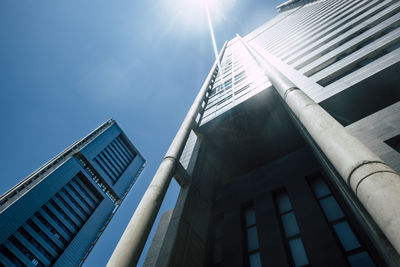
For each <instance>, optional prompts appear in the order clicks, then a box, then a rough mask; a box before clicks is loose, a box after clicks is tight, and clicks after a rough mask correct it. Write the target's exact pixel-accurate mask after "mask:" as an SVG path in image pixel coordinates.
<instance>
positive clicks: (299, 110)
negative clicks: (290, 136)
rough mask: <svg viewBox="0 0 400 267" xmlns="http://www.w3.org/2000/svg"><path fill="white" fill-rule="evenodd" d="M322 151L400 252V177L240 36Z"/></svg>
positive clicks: (263, 54)
mask: <svg viewBox="0 0 400 267" xmlns="http://www.w3.org/2000/svg"><path fill="white" fill-rule="evenodd" d="M238 38H239V39H240V40H241V42H242V44H243V45H244V46H245V47H246V49H247V50H248V52H249V54H250V55H251V56H252V57H253V58H254V59H255V60H256V61H257V63H258V65H259V66H260V67H261V68H262V69H263V70H264V72H265V74H266V75H267V77H268V78H269V80H270V81H271V83H272V84H273V86H274V87H275V89H276V90H277V92H278V93H279V94H280V96H281V97H282V99H283V100H284V101H285V102H286V104H287V105H288V107H289V108H290V109H291V111H292V112H293V114H294V115H295V116H296V117H297V118H298V120H299V121H300V122H301V124H302V125H303V126H304V128H305V129H306V130H307V132H308V133H309V135H310V136H311V137H312V138H313V139H314V141H315V143H316V144H317V145H318V146H319V147H320V149H321V151H322V152H323V153H324V154H325V156H326V157H327V158H328V159H329V161H330V162H331V164H332V165H333V166H334V167H335V168H336V170H337V171H338V173H339V174H340V175H341V177H342V178H343V179H344V180H345V181H346V183H347V184H348V186H350V187H351V189H352V190H353V192H354V193H355V194H356V196H357V197H358V199H359V200H360V202H361V203H362V204H363V205H364V207H365V208H366V210H367V211H368V212H369V213H370V215H371V217H372V218H373V219H374V220H375V222H376V223H377V224H378V225H379V227H380V228H381V230H382V232H384V233H385V235H386V237H387V238H388V239H389V240H390V242H391V243H392V245H393V247H394V248H395V249H396V250H397V253H400V176H399V175H398V174H397V173H396V172H395V171H394V170H393V169H391V168H390V167H389V166H387V165H386V163H385V162H383V161H382V160H381V159H380V158H379V157H378V156H377V155H375V154H374V153H373V152H372V151H371V150H370V149H369V148H367V147H366V146H365V145H364V144H362V143H361V142H360V141H359V140H358V139H357V138H355V137H354V136H352V135H350V134H349V133H348V132H347V131H346V129H345V128H344V127H343V126H342V125H341V124H340V123H338V122H337V121H336V120H335V119H334V118H333V117H332V116H330V115H329V113H328V112H326V111H325V110H324V109H323V108H322V107H321V106H320V105H318V104H317V103H316V102H315V101H314V100H312V99H311V98H310V97H309V96H308V95H307V94H306V93H304V92H303V91H302V90H301V89H299V88H298V87H297V86H296V85H295V84H294V83H292V82H291V81H289V80H288V79H287V78H286V77H285V76H284V75H283V74H282V73H281V72H280V71H279V70H277V69H276V68H275V67H274V66H273V65H272V64H271V62H270V61H269V60H268V55H266V54H265V52H262V51H261V49H256V48H255V47H251V46H250V45H249V44H247V43H246V42H245V41H244V40H243V39H242V38H240V37H239V36H238Z"/></svg>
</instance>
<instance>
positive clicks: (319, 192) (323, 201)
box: [309, 173, 375, 266]
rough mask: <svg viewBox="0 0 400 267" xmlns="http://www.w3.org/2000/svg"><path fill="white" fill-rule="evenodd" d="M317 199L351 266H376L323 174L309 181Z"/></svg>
mask: <svg viewBox="0 0 400 267" xmlns="http://www.w3.org/2000/svg"><path fill="white" fill-rule="evenodd" d="M309 182H310V184H311V188H312V191H313V193H314V196H315V198H316V199H317V201H318V202H319V205H320V207H321V210H322V212H323V213H324V215H325V217H326V219H327V221H328V223H329V225H330V227H331V228H332V230H333V232H334V233H335V235H336V237H337V238H338V240H339V243H340V245H341V247H342V249H343V253H344V254H345V256H346V258H347V260H348V262H349V264H350V265H351V266H375V265H374V263H373V261H372V259H371V257H370V256H369V255H368V253H367V252H366V251H365V249H364V248H363V247H362V246H361V244H360V242H359V241H358V239H357V237H356V235H355V234H354V232H353V230H352V229H351V227H350V225H349V223H348V222H347V219H346V217H345V215H344V213H343V210H342V208H341V207H340V206H339V203H338V202H337V201H336V199H335V198H334V196H333V195H332V192H331V190H330V189H329V187H328V185H327V184H326V183H325V181H324V180H323V179H322V175H321V174H319V173H318V174H317V175H314V177H313V178H311V179H309Z"/></svg>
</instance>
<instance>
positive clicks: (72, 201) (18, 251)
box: [0, 175, 102, 266]
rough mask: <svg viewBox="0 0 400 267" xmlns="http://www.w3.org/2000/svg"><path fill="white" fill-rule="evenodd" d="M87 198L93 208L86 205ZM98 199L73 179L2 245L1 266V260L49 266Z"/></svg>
mask: <svg viewBox="0 0 400 267" xmlns="http://www.w3.org/2000/svg"><path fill="white" fill-rule="evenodd" d="M81 191H82V192H85V193H82V192H81ZM88 199H90V200H91V205H92V206H89V204H88V203H86V202H85V201H86V200H88ZM101 200H102V198H101V196H100V194H99V193H98V192H97V191H96V190H95V189H94V187H93V186H92V185H91V184H90V183H89V182H88V181H87V180H86V179H85V178H83V177H81V176H80V175H78V176H76V177H74V178H73V179H72V180H71V181H70V182H69V183H68V184H66V185H65V186H64V187H63V188H62V189H61V190H60V191H59V192H58V193H56V194H55V195H54V196H53V198H51V199H50V200H49V201H48V202H47V203H46V204H44V205H43V206H42V207H41V209H40V210H39V211H37V212H36V213H35V214H34V215H33V216H32V217H31V218H29V219H28V220H27V221H26V222H25V223H24V224H23V225H22V226H21V227H20V228H18V230H17V231H16V232H15V233H14V234H12V235H11V236H10V237H9V238H8V240H6V241H5V242H4V246H3V249H0V266H2V265H1V264H2V262H1V258H3V259H5V258H7V260H9V261H10V262H11V263H13V265H16V266H26V265H27V263H29V264H28V265H32V264H33V265H35V266H50V265H52V263H54V262H55V261H56V259H57V258H58V257H59V255H60V254H61V253H62V252H63V251H64V249H65V248H66V246H67V245H68V243H69V242H71V240H72V239H73V238H74V236H75V235H76V234H77V233H78V231H79V230H80V229H81V227H82V226H83V225H84V223H85V222H86V220H87V219H88V218H89V216H90V214H91V213H92V212H93V211H94V209H95V208H96V207H97V205H98V204H99V203H100V202H101ZM83 203H86V204H85V205H83ZM86 205H87V206H86ZM89 208H90V209H89ZM8 246H10V247H11V248H10V250H11V251H10V250H9V248H8ZM31 263H32V264H31ZM8 265H10V264H8ZM11 265H12V264H11Z"/></svg>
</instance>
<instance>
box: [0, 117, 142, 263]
mask: <svg viewBox="0 0 400 267" xmlns="http://www.w3.org/2000/svg"><path fill="white" fill-rule="evenodd" d="M144 166H145V159H144V158H143V156H142V155H141V154H140V153H139V152H138V151H137V149H136V148H135V147H134V145H133V144H132V143H131V142H130V141H129V140H128V138H127V137H126V135H125V134H124V133H123V132H122V130H121V129H120V128H119V126H118V125H117V123H116V122H115V121H114V120H113V119H110V120H108V121H107V122H105V123H104V124H102V125H101V126H100V127H98V128H97V129H96V130H94V131H93V132H92V133H90V134H89V135H87V136H86V137H85V138H83V139H81V140H79V141H77V142H76V143H74V144H72V145H71V146H70V147H68V148H67V149H66V150H64V151H63V152H61V153H60V154H59V155H57V156H56V157H55V158H53V159H52V160H50V161H49V162H48V163H46V164H45V165H44V166H42V167H41V168H40V169H38V170H37V171H35V172H33V173H32V174H31V175H29V176H28V177H27V178H25V179H24V180H22V181H21V182H20V183H18V184H17V185H16V186H14V187H13V188H11V189H10V190H9V191H8V192H6V193H5V194H4V195H3V196H1V198H0V266H7V267H8V266H53V265H54V266H63V267H64V266H78V265H80V264H82V262H83V260H84V259H85V258H86V256H87V255H88V253H89V252H90V250H91V249H92V248H93V246H94V244H95V243H96V241H97V240H98V238H99V237H100V235H101V234H102V232H103V231H104V229H105V228H106V226H107V224H108V223H109V221H110V220H111V218H112V217H113V216H114V214H115V212H116V210H117V208H118V207H119V205H120V204H121V201H122V200H123V199H124V198H125V196H126V195H127V193H128V191H129V190H130V188H131V187H132V185H133V184H134V183H135V181H136V179H137V177H138V176H139V174H140V173H141V171H142V169H143V168H144Z"/></svg>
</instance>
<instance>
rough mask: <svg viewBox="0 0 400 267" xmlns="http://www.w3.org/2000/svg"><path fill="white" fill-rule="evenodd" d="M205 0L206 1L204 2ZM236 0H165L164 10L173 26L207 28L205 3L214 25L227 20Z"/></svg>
mask: <svg viewBox="0 0 400 267" xmlns="http://www.w3.org/2000/svg"><path fill="white" fill-rule="evenodd" d="M205 1H207V2H205ZM235 2H236V0H167V1H166V2H165V4H166V5H167V6H168V7H166V8H165V9H164V12H168V14H167V15H169V16H171V19H172V20H173V21H174V24H175V25H174V26H175V27H183V28H188V29H190V28H191V29H193V28H201V29H205V30H206V29H207V27H208V26H207V16H206V12H205V5H206V3H207V5H208V8H209V10H210V16H211V19H212V21H213V24H214V25H218V24H220V23H222V22H223V21H226V20H227V14H228V12H229V10H230V9H231V8H232V7H233V6H234V4H235Z"/></svg>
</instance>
